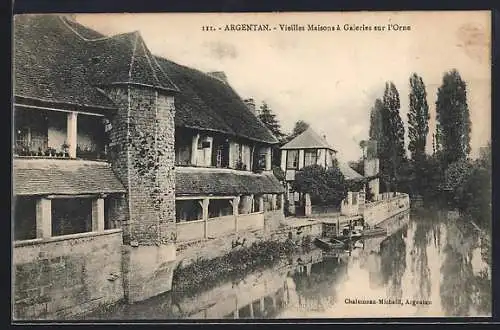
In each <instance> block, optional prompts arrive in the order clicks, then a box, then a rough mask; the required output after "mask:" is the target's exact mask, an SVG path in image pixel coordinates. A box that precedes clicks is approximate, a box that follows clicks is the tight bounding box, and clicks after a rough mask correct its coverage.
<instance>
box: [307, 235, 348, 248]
mask: <svg viewBox="0 0 500 330" xmlns="http://www.w3.org/2000/svg"><path fill="white" fill-rule="evenodd" d="M314 242H315V243H316V245H317V246H318V247H320V248H322V249H324V250H333V249H343V248H344V247H345V243H344V242H342V241H339V240H337V239H335V238H332V239H331V240H330V241H327V240H324V239H321V238H316V240H315V241H314Z"/></svg>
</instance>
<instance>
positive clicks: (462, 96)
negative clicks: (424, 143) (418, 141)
mask: <svg viewBox="0 0 500 330" xmlns="http://www.w3.org/2000/svg"><path fill="white" fill-rule="evenodd" d="M466 87H467V86H466V83H465V81H464V80H462V77H461V76H460V73H458V71H457V70H456V69H453V70H451V71H449V72H446V73H444V75H443V82H442V84H441V87H439V89H438V92H437V101H436V120H437V123H438V125H437V131H436V136H437V137H438V139H437V141H436V142H437V143H438V145H437V147H438V149H439V150H440V151H441V153H442V156H443V161H444V163H445V164H444V165H445V166H447V165H449V164H451V163H453V162H456V161H457V160H459V159H464V158H467V157H468V156H469V154H470V151H471V147H470V134H471V120H470V114H469V106H468V105H467V91H466Z"/></svg>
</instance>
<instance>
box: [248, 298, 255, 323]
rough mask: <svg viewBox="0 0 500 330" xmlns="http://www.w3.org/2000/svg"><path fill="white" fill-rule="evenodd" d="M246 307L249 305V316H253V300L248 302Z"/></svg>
mask: <svg viewBox="0 0 500 330" xmlns="http://www.w3.org/2000/svg"><path fill="white" fill-rule="evenodd" d="M248 307H250V318H252V319H253V318H254V313H253V302H250V305H248Z"/></svg>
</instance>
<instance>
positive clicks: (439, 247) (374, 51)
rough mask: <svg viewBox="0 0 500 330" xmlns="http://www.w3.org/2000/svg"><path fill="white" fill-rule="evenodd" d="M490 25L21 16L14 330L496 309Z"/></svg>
mask: <svg viewBox="0 0 500 330" xmlns="http://www.w3.org/2000/svg"><path fill="white" fill-rule="evenodd" d="M491 42H492V41H491V13H490V12H488V11H453V12H451V11H449V12H447V11H440V12H410V11H408V12H405V11H402V12H375V11H373V12H368V11H367V12H293V13H292V12H290V13H288V12H286V13H285V12H275V13H149V14H147V13H127V14H125V13H123V14H71V15H69V14H64V15H63V14H22V15H16V16H15V17H14V20H13V54H14V55H13V60H14V66H13V86H14V88H13V95H14V98H13V118H14V120H13V123H12V133H13V137H14V139H13V145H12V151H13V160H12V164H13V172H12V173H13V199H12V201H13V205H12V210H13V212H12V237H13V241H12V255H13V258H12V280H13V282H12V304H11V306H12V317H13V319H14V320H15V321H36V320H56V321H63V320H65V321H75V320H79V321H82V320H84V321H90V322H92V321H96V320H101V321H125V322H126V321H127V320H142V321H148V320H169V321H172V320H175V321H176V322H183V320H188V319H189V320H193V319H195V320H200V321H201V320H205V321H206V320H212V321H214V320H216V321H217V322H220V323H224V322H238V320H247V319H251V320H254V321H256V322H257V321H259V322H262V321H265V320H270V319H281V320H285V319H311V320H314V319H318V318H321V319H325V318H328V319H332V320H335V319H339V318H371V319H373V318H375V319H376V318H395V317H415V318H422V317H481V316H491V313H492V311H491V305H492V289H491V268H492V266H491V232H492V225H491V222H492V219H491V205H492V202H491V152H492V150H491V129H490V127H491Z"/></svg>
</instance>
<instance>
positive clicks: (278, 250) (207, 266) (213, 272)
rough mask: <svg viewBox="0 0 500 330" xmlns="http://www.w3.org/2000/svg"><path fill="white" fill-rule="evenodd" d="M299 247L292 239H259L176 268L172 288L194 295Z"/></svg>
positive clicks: (271, 261) (271, 262)
mask: <svg viewBox="0 0 500 330" xmlns="http://www.w3.org/2000/svg"><path fill="white" fill-rule="evenodd" d="M297 249H298V247H297V246H296V245H295V244H294V243H293V242H292V241H291V240H286V241H285V242H280V241H257V242H254V243H253V244H252V245H250V246H249V247H242V248H240V249H235V250H232V251H231V252H229V253H228V254H225V255H223V256H220V257H217V258H214V259H201V258H200V259H198V260H197V261H195V262H194V263H192V264H190V265H188V266H186V267H182V268H180V267H179V268H176V269H175V270H174V274H173V284H172V291H173V292H175V293H177V294H180V295H183V296H184V295H187V296H194V295H195V294H196V293H197V292H198V291H200V290H207V289H210V288H212V287H215V286H216V285H218V284H219V283H221V282H223V281H227V280H233V279H235V278H239V277H241V276H243V275H245V274H246V273H248V272H251V271H254V270H257V269H259V268H262V267H269V266H272V265H273V264H275V263H276V262H277V261H279V260H280V259H281V258H283V257H284V256H287V255H290V254H292V253H294V252H296V251H297Z"/></svg>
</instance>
